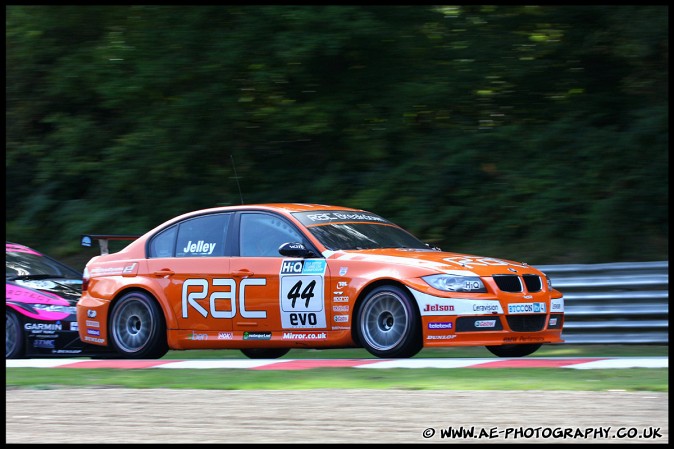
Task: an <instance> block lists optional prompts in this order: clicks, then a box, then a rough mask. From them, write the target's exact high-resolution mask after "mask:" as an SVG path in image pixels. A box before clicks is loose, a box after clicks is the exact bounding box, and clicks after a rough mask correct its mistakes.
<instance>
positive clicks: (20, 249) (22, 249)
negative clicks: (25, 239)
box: [5, 243, 42, 256]
mask: <svg viewBox="0 0 674 449" xmlns="http://www.w3.org/2000/svg"><path fill="white" fill-rule="evenodd" d="M5 251H9V252H16V253H29V254H35V255H36V256H41V255H42V254H40V253H38V252H37V251H35V250H33V249H30V248H28V247H27V246H23V245H17V244H16V243H6V244H5Z"/></svg>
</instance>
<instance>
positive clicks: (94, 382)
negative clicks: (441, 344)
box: [6, 368, 669, 392]
mask: <svg viewBox="0 0 674 449" xmlns="http://www.w3.org/2000/svg"><path fill="white" fill-rule="evenodd" d="M668 371H669V370H667V369H645V368H627V369H600V370H575V369H566V368H565V369H551V368H504V369H471V368H455V369H403V368H395V369H360V368H316V369H311V370H304V371H267V370H264V371H255V370H245V369H203V370H198V369H180V370H169V369H145V370H118V369H57V368H41V369H32V368H12V369H7V377H6V387H7V388H31V389H53V388H62V387H77V388H84V387H97V388H194V389H205V390H306V389H323V388H365V389H404V390H573V391H583V390H585V391H599V390H624V391H660V392H666V391H668V390H669V386H668Z"/></svg>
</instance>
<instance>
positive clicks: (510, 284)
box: [493, 274, 522, 293]
mask: <svg viewBox="0 0 674 449" xmlns="http://www.w3.org/2000/svg"><path fill="white" fill-rule="evenodd" d="M493 277H494V282H496V285H497V286H498V288H500V289H501V290H502V291H504V292H510V293H517V292H521V291H522V283H521V282H520V277H519V276H515V275H513V274H495V275H494V276H493Z"/></svg>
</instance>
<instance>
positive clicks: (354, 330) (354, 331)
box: [351, 278, 421, 348]
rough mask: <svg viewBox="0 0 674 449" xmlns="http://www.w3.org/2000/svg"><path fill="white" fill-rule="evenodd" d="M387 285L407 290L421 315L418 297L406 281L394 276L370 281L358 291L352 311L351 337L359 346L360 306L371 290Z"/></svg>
mask: <svg viewBox="0 0 674 449" xmlns="http://www.w3.org/2000/svg"><path fill="white" fill-rule="evenodd" d="M385 285H392V286H395V287H399V288H401V289H403V290H405V291H406V292H407V293H408V294H409V295H410V299H411V300H412V304H413V305H414V307H415V308H416V311H417V317H420V316H421V311H420V309H419V304H418V303H417V301H416V298H415V297H414V295H413V294H412V292H410V289H409V287H407V285H405V284H404V283H402V282H400V281H399V280H397V279H393V278H382V279H377V280H375V281H372V282H370V283H369V284H367V285H366V286H365V287H363V288H362V289H361V290H360V292H359V293H358V296H357V297H356V302H355V303H354V305H353V312H352V313H351V338H352V339H353V342H354V343H355V344H356V345H357V346H358V347H359V348H362V347H363V344H362V343H361V342H360V339H359V338H358V322H357V320H358V314H359V312H360V308H361V306H362V305H363V301H364V300H365V298H366V297H367V295H368V294H370V292H371V291H372V290H374V289H376V288H378V287H382V286H385ZM419 325H420V326H419V329H421V323H419Z"/></svg>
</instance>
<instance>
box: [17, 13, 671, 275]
mask: <svg viewBox="0 0 674 449" xmlns="http://www.w3.org/2000/svg"><path fill="white" fill-rule="evenodd" d="M5 11H6V161H5V166H6V183H7V184H6V186H7V189H6V193H5V196H6V205H7V206H6V214H7V215H6V239H7V240H9V241H14V242H18V243H23V244H27V245H29V246H33V247H35V248H36V249H39V250H42V251H44V252H47V253H49V254H51V255H53V256H56V257H58V258H62V259H65V260H66V261H68V262H69V263H71V264H73V266H75V267H76V268H78V269H82V268H83V267H84V263H85V262H86V261H87V260H88V258H89V257H91V256H92V255H94V254H96V253H97V252H98V251H97V249H93V250H91V251H89V250H86V251H85V250H84V249H83V248H81V247H79V237H80V234H83V233H118V234H127V233H128V234H141V233H144V232H145V231H147V230H149V229H150V228H152V227H154V226H156V225H158V224H160V223H161V222H163V221H164V220H166V219H169V218H171V217H173V216H175V215H178V214H181V213H184V212H187V211H191V210H195V209H200V208H205V207H212V206H218V205H231V204H239V203H241V198H242V197H243V200H244V202H246V203H254V202H318V203H326V204H338V205H343V206H349V207H356V208H363V209H367V210H371V211H373V212H375V213H378V214H380V215H382V216H384V217H386V218H389V219H391V220H392V221H394V222H397V223H398V224H400V225H402V226H403V227H405V228H407V229H408V230H410V231H411V232H413V233H414V234H416V235H417V236H418V237H420V238H422V239H423V240H425V241H427V242H430V243H432V244H435V245H438V246H440V247H442V248H443V249H445V250H452V251H461V252H467V253H472V254H482V255H486V256H492V257H503V258H508V259H515V260H522V261H526V262H529V263H590V262H616V261H649V260H665V259H668V229H669V223H668V187H669V186H668V166H669V158H668V130H669V127H668V105H669V92H668V61H669V47H668V33H669V23H668V12H669V9H668V7H667V6H615V5H607V6H543V7H541V6H444V7H437V6H396V7H392V6H197V7H184V6H183V7H170V6H18V5H11V6H7V7H6V10H5ZM233 162H234V163H235V165H234V164H233ZM235 169H236V171H235ZM237 181H238V183H239V184H240V187H241V193H240V192H239V190H238V187H237Z"/></svg>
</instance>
